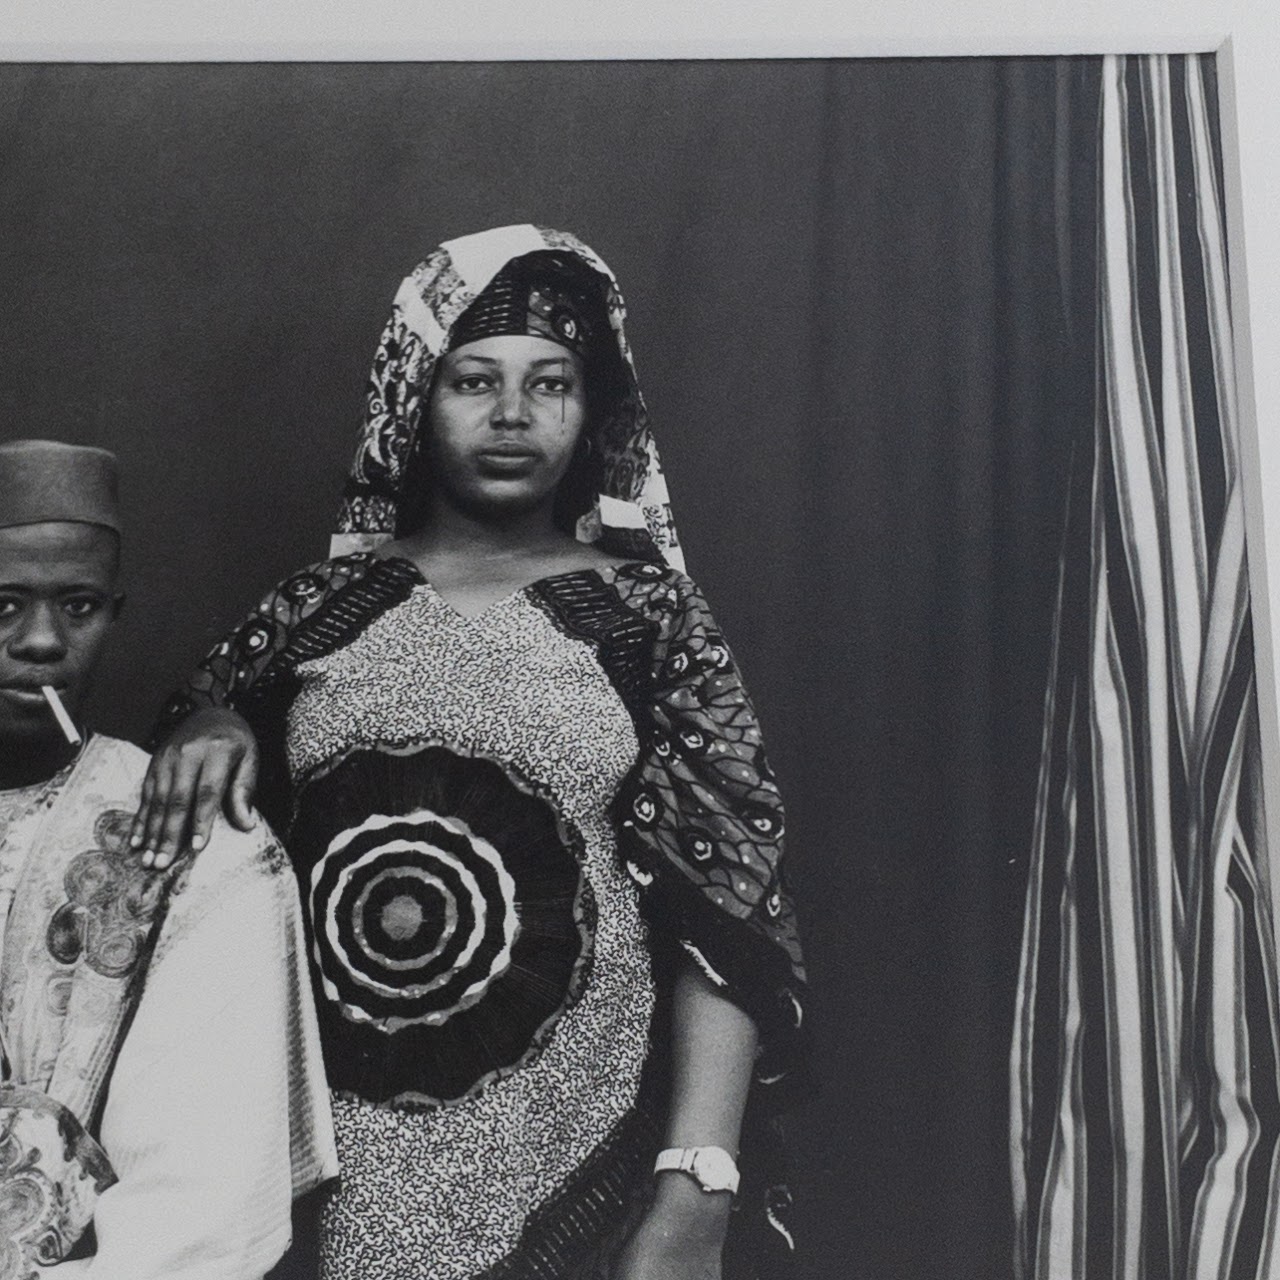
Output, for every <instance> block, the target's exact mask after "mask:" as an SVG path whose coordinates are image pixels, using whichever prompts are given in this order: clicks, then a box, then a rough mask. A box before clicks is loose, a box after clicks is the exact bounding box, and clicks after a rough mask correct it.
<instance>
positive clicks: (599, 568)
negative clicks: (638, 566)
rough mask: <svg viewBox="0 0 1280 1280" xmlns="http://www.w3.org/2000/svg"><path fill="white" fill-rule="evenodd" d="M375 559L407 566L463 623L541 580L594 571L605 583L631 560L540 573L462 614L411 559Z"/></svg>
mask: <svg viewBox="0 0 1280 1280" xmlns="http://www.w3.org/2000/svg"><path fill="white" fill-rule="evenodd" d="M379 559H381V560H382V561H383V562H384V563H388V564H390V563H399V564H402V565H405V566H407V567H408V568H409V569H410V570H411V571H412V573H413V574H414V576H415V577H416V578H417V580H418V586H419V587H425V588H426V590H427V591H428V592H430V594H431V596H432V598H433V599H434V600H436V601H437V602H438V603H439V604H441V605H442V606H443V607H444V608H445V609H447V610H448V611H449V613H450V614H451V615H452V616H453V617H454V619H455V620H456V621H458V622H466V623H472V622H478V621H479V620H480V619H481V618H484V617H486V616H487V615H488V614H490V613H492V612H493V611H494V610H495V609H498V608H499V607H500V606H503V605H507V604H511V603H513V602H514V601H516V600H519V599H521V598H523V597H525V596H527V595H528V594H529V593H530V592H531V591H532V590H533V589H534V588H535V587H539V586H542V585H543V584H544V583H547V582H557V581H559V580H560V579H561V578H573V577H577V576H578V575H579V574H584V573H590V574H594V575H595V577H596V578H597V579H598V580H599V581H600V582H602V583H608V582H612V581H613V580H614V579H616V577H617V575H618V571H619V570H620V569H623V568H625V567H626V566H627V565H628V564H631V563H634V562H633V561H629V560H628V561H624V562H623V563H622V564H611V563H608V564H601V565H585V566H583V568H581V569H562V570H560V571H559V572H558V573H544V574H542V575H540V576H539V577H537V578H532V579H530V580H529V581H528V582H526V583H524V584H523V585H521V586H519V587H516V588H514V589H513V590H511V591H507V592H505V593H504V594H503V595H500V596H498V597H497V598H496V599H494V600H490V601H489V602H488V604H486V605H484V606H483V607H482V608H480V609H478V610H477V611H476V612H475V613H463V612H462V610H461V609H459V608H458V606H457V605H456V604H454V602H453V601H452V600H450V599H449V597H448V596H446V595H445V594H444V592H443V591H441V590H440V588H439V587H437V586H436V584H435V583H434V582H432V581H431V579H430V578H428V577H427V575H426V574H425V573H423V572H422V570H421V569H420V568H419V567H418V566H417V565H416V564H415V563H414V562H413V561H412V560H410V559H409V557H408V556H380V557H379ZM605 571H607V572H608V577H606V576H605Z"/></svg>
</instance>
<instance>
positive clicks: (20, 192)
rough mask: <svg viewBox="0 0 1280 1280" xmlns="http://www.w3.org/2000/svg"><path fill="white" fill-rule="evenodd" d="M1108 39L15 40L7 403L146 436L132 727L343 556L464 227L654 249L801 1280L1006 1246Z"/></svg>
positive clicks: (647, 281) (939, 1261) (42, 421)
mask: <svg viewBox="0 0 1280 1280" xmlns="http://www.w3.org/2000/svg"><path fill="white" fill-rule="evenodd" d="M1083 65H1084V64H1081V63H1079V62H1071V61H1069V60H1068V61H1055V60H1034V59H1023V60H982V59H965V60H910V61H858V62H843V63H828V62H785V63H784V62H774V63H770V62H750V63H748V62H714V63H713V62H702V63H696V62H695V63H650V64H643V63H605V64H598V63H597V64H587V63H572V64H506V65H499V64H480V65H446V64H436V65H433V64H427V65H413V66H405V65H383V66H358V65H327V66H315V65H310V66H307V65H292V66H277V65H251V66H43V67H27V66H8V67H2V68H0V289H2V297H3V305H2V306H0V432H2V433H3V435H5V436H11V435H28V434H29V435H49V436H56V437H61V438H63V439H68V440H76V441H83V442H96V443H101V444H105V445H107V446H109V447H111V448H113V449H115V450H116V451H117V452H118V453H119V454H120V457H121V460H122V464H123V467H124V472H125V477H126V482H127V484H126V492H125V498H126V502H127V508H128V518H129V530H128V543H127V571H128V583H129V587H130V590H131V593H132V599H131V602H130V605H129V608H128V611H127V614H126V616H125V618H124V619H123V620H122V622H121V624H120V627H119V632H118V635H117V640H116V645H115V648H114V651H113V653H112V655H111V657H110V660H109V662H108V663H107V665H106V668H105V670H104V673H103V677H102V680H101V682H100V687H99V690H98V693H97V696H96V706H95V711H96V715H97V720H98V723H99V725H100V726H101V727H103V728H105V729H107V730H110V731H113V732H117V733H122V734H125V735H129V736H134V737H138V736H141V735H143V734H144V733H145V731H146V729H147V727H148V725H149V722H150V720H151V718H152V716H153V715H154V713H155V711H156V710H157V708H158V706H159V703H160V701H161V698H162V695H163V693H164V691H165V690H166V689H168V688H169V687H170V686H172V685H173V684H174V683H175V681H177V680H178V678H179V677H180V676H181V675H182V673H183V671H184V669H185V668H186V667H187V666H188V665H189V663H190V662H191V661H192V660H193V658H194V657H195V656H196V655H197V654H198V653H200V652H201V651H203V649H204V648H205V647H206V646H207V645H208V644H209V643H210V642H211V641H212V640H213V639H214V638H215V637H216V636H217V635H218V634H219V633H220V632H221V631H222V630H223V629H225V628H226V627H227V626H228V625H229V624H230V623H232V622H233V621H234V620H235V619H236V618H237V617H238V616H239V615H240V614H241V613H243V612H244V611H245V610H246V609H247V608H248V607H250V606H251V605H252V604H253V603H254V602H255V600H256V599H257V597H258V595H259V594H260V592H262V591H263V590H264V589H265V588H266V587H268V586H269V585H270V584H271V583H272V582H274V581H275V580H276V579H277V578H279V577H280V576H282V575H283V574H284V573H286V572H287V571H289V570H292V569H294V568H296V567H297V566H299V565H300V564H302V563H304V562H306V561H309V560H312V559H317V558H320V557H321V556H323V555H324V554H325V552H326V546H327V537H328V533H329V527H330V521H331V519H332V517H333V514H334V511H335V507H336V497H337V494H338V490H339V487H340V485H341V481H342V477H343V473H344V470H345V467H346V464H347V461H348V457H349V453H350V451H351V446H352V443H353V439H354V432H355V427H356V424H357V422H358V420H359V415H360V409H361V399H362V392H363V385H364V378H365V374H366V372H367V369H368V362H369V359H370V357H371V355H372V353H373V349H374V343H375V341H376V338H377V336H378V333H379V330H380V326H381V325H382V323H383V321H384V319H385V316H386V313H387V310H388V307H389V305H390V301H391V298H392V295H393V293H394V291H395V288H396V286H397V284H398V282H399V280H400V278H401V276H402V275H403V274H404V273H405V272H406V271H407V270H408V269H409V268H410V267H411V266H412V265H413V264H414V263H415V262H416V261H417V260H418V259H419V257H420V256H421V255H422V254H423V252H424V251H425V250H426V249H428V248H429V247H430V246H432V245H433V244H435V243H436V242H437V241H439V240H441V239H443V238H446V237H449V236H454V235H458V234H461V233H464V232H467V231H472V230H477V229H479V228H481V227H485V226H490V225H497V224H501V223H507V222H518V221H536V222H541V223H545V224H550V225H552V226H563V227H567V228H569V229H571V230H573V231H575V232H576V233H578V234H579V235H580V236H582V237H583V238H584V239H585V240H587V241H588V243H590V244H592V245H593V246H595V247H596V248H597V249H598V250H599V251H600V252H601V253H602V254H603V255H604V257H605V258H606V259H607V260H608V261H609V262H610V263H611V265H612V266H613V268H614V269H615V271H616V272H617V274H618V276H619V278H620V280H621V282H622V285H623V288H624V290H625V292H626V294H627V297H628V300H629V303H630V308H631V321H630V325H629V331H630V335H631V338H632V341H633V344H634V347H635V352H636V358H637V363H638V367H639V372H640V377H641V383H642V386H644V388H645V389H646V393H647V397H648V399H649V401H650V407H651V410H652V414H653V419H654V422H655V424H656V429H657V431H658V438H659V442H660V445H661V448H662V450H663V454H664V458H665V462H666V466H667V472H668V477H669V480H670V484H671V490H672V497H673V503H674V506H675V511H676V516H677V520H678V522H679V527H680V531H681V534H682V536H683V540H684V543H685V548H686V552H687V555H688V560H689V566H690V571H691V573H692V574H693V576H694V577H695V578H697V579H698V580H699V581H700V583H701V584H702V586H703V587H704V588H705V590H706V591H707V593H708V594H709V596H710V598H711V600H712V603H713V606H714V607H715V608H716V610H717V613H718V615H719V618H720V621H721V623H722V625H723V627H724V629H725V631H726V633H727V634H728V635H729V637H730V640H731V642H732V643H733V645H734V647H735V649H736V651H737V653H738V656H739V658H740V660H741V663H742V665H743V667H744V668H745V671H746V674H747V678H748V682H749V684H750V687H751V688H752V690H753V693H754V696H755V699H756V702H757V704H758V707H759V710H760V712H761V716H762V719H763V722H764V726H765V730H766V735H767V739H768V741H769V743H770V744H771V754H772V757H773V760H774V763H775V766H776V768H777V770H778V773H779V774H780V777H781V780H782V783H783V785H784V787H785V794H786V796H787V798H788V800H789V808H790V818H791V822H790V839H791V846H790V847H791V855H792V859H793V862H792V867H793V880H794V885H795V889H796V893H797V897H798V899H799V903H800V909H801V913H802V922H803V924H804V925H805V926H806V931H807V937H808V947H809V953H810V957H811V964H812V976H813V984H814V992H815V994H814V999H813V1002H812V1006H811V1007H812V1018H813V1025H814V1032H815V1036H816V1043H817V1051H818V1061H817V1074H818V1076H819V1078H820V1080H821V1084H822V1091H821V1093H820V1094H819V1095H818V1096H817V1097H816V1098H815V1099H814V1100H813V1101H811V1102H810V1103H808V1104H807V1105H806V1106H805V1107H804V1109H803V1110H802V1111H801V1112H800V1113H799V1114H798V1116H797V1119H796V1123H795V1126H794V1133H795V1138H796V1147H797V1164H798V1170H799V1177H798V1179H797V1181H798V1191H799V1196H800V1200H801V1210H800V1214H799V1226H800V1242H801V1247H802V1250H803V1253H802V1267H801V1276H802V1280H837V1278H839V1280H843V1278H844V1277H854V1278H855V1280H856V1278H857V1277H868V1278H870V1277H875V1278H876V1280H894V1278H897V1277H903V1278H907V1280H917V1278H931V1277H938V1278H939V1280H943V1278H944V1277H945V1278H946V1280H963V1278H965V1277H972V1278H973V1280H989V1278H990V1277H993V1276H1000V1275H1005V1274H1007V1273H1008V1269H1009V1258H1010V1230H1009V1207H1008V1194H1009V1191H1008V1184H1009V1177H1008V1173H1007V1157H1006V1142H1007V1119H1006V1108H1007V1081H1008V1044H1009V1030H1010V1023H1011V1017H1012V1004H1013V978H1014V966H1015V960H1016V954H1017V946H1018V938H1019V933H1020V929H1021V896H1022V889H1023V875H1024V869H1025V863H1026V849H1027V845H1028V840H1029V834H1030V825H1031V814H1032V808H1033V798H1034V783H1035V775H1036V761H1037V753H1038V747H1039V733H1040V719H1041V699H1042V693H1043V687H1044V679H1045V672H1046V667H1047V655H1048V635H1049V624H1050V616H1051V606H1052V597H1053V589H1054V565H1055V556H1056V551H1057V543H1058V536H1059V528H1060V520H1061V514H1062V509H1063V500H1064V495H1065V482H1066V472H1067V458H1068V454H1069V449H1070V439H1071V437H1072V434H1073V433H1074V432H1075V431H1076V430H1077V428H1078V427H1079V425H1080V422H1081V420H1082V416H1083V413H1082V409H1081V406H1082V405H1087V403H1088V397H1089V395H1090V394H1091V392H1092V388H1091V387H1082V386H1081V385H1080V384H1079V380H1078V379H1074V378H1072V377H1071V376H1069V368H1070V362H1069V359H1068V357H1069V356H1070V353H1071V350H1072V347H1071V341H1072V338H1073V336H1075V337H1079V334H1078V333H1075V332H1074V331H1073V329H1072V328H1071V326H1070V325H1069V323H1068V319H1069V316H1070V308H1069V307H1067V306H1066V304H1065V299H1067V298H1069V297H1070V296H1071V294H1072V292H1073V288H1074V285H1073V281H1075V280H1077V279H1078V278H1079V274H1080V269H1079V263H1078V262H1077V260H1076V256H1075V255H1074V254H1073V252H1072V251H1071V239H1072V237H1071V235H1070V228H1069V226H1068V225H1067V224H1064V223H1063V221H1062V219H1061V217H1060V214H1057V213H1055V210H1056V209H1057V210H1061V209H1062V208H1064V207H1066V206H1067V205H1068V204H1069V202H1070V198H1071V195H1072V191H1073V189H1074V183H1075V177H1076V171H1077V169H1080V168H1082V167H1084V165H1083V162H1082V159H1081V155H1080V152H1079V149H1078V148H1077V147H1075V146H1074V144H1073V142H1072V139H1073V138H1074V137H1075V132H1076V130H1075V123H1076V122H1075V121H1074V118H1073V113H1072V112H1071V111H1070V110H1068V107H1069V106H1070V103H1071V102H1072V101H1073V95H1072V85H1073V82H1074V80H1075V79H1077V78H1078V77H1079V76H1080V74H1081V71H1082V67H1083ZM1088 123H1091V122H1088ZM1081 133H1082V134H1087V133H1088V129H1083V130H1081ZM1064 227H1065V228H1066V229H1065V230H1064ZM1076 328H1077V329H1078V328H1079V317H1077V318H1076ZM1085 330H1086V334H1085V337H1086V340H1090V339H1089V335H1090V334H1091V325H1090V323H1089V321H1088V319H1087V318H1086V322H1085Z"/></svg>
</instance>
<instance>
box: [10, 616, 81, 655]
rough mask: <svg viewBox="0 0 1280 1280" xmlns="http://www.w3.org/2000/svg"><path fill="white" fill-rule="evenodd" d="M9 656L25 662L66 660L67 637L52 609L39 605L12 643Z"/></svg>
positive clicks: (15, 634) (15, 635)
mask: <svg viewBox="0 0 1280 1280" xmlns="http://www.w3.org/2000/svg"><path fill="white" fill-rule="evenodd" d="M9 654H10V656H11V657H14V658H18V659H19V660H21V661H25V662H60V661H61V660H62V659H63V658H65V657H66V656H67V637H66V633H65V631H64V630H63V628H62V626H61V625H60V622H59V618H58V614H57V611H56V609H55V608H54V607H53V606H52V605H47V604H36V605H33V606H32V607H31V608H30V609H29V610H28V612H27V616H26V617H25V618H23V620H22V622H21V623H20V624H19V625H18V628H17V630H16V631H14V632H13V634H12V635H11V637H10V639H9Z"/></svg>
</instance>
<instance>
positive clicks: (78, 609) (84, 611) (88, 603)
mask: <svg viewBox="0 0 1280 1280" xmlns="http://www.w3.org/2000/svg"><path fill="white" fill-rule="evenodd" d="M62 607H63V609H64V610H65V611H66V612H67V613H68V614H70V616H71V617H73V618H88V617H91V616H92V615H93V614H95V613H97V612H98V610H99V609H101V608H102V601H101V600H98V599H96V598H95V597H93V596H74V597H73V598H72V599H70V600H65V601H63V604H62Z"/></svg>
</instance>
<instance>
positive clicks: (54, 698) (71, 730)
mask: <svg viewBox="0 0 1280 1280" xmlns="http://www.w3.org/2000/svg"><path fill="white" fill-rule="evenodd" d="M40 692H41V693H43V694H44V700H45V701H46V702H47V703H48V704H49V709H50V710H51V711H52V712H53V714H54V718H55V719H56V720H57V721H58V725H59V727H60V728H61V729H62V732H63V733H65V734H66V735H67V741H68V742H69V743H70V744H71V745H72V746H73V747H78V746H79V745H80V732H79V730H78V729H77V728H76V727H75V725H74V724H73V723H72V722H71V717H70V716H69V715H67V709H66V707H64V706H63V705H62V699H61V698H60V697H58V691H57V689H55V688H54V687H53V685H51V684H45V685H41V686H40Z"/></svg>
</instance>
